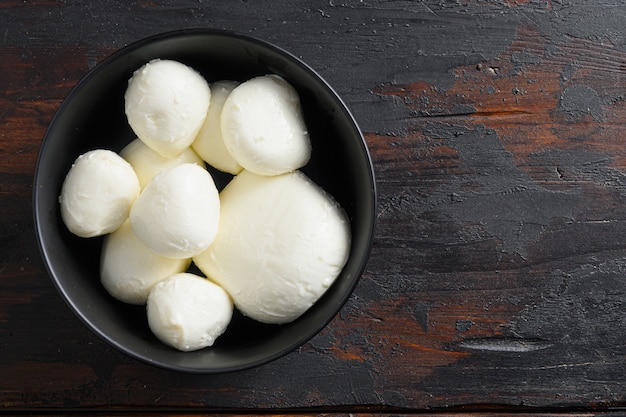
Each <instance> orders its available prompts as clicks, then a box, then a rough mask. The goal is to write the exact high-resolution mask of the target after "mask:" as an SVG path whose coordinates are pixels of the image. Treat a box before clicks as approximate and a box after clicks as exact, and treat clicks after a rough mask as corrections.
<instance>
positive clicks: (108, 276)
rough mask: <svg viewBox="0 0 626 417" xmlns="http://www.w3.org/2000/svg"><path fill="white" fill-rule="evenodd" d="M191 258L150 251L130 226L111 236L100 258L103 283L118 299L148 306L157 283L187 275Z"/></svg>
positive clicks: (107, 237)
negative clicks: (151, 291)
mask: <svg viewBox="0 0 626 417" xmlns="http://www.w3.org/2000/svg"><path fill="white" fill-rule="evenodd" d="M190 263H191V259H172V258H167V257H165V256H162V255H159V254H157V253H155V252H154V251H152V250H151V249H150V248H148V247H147V246H146V245H145V244H144V243H143V242H142V241H140V240H139V239H138V238H137V236H135V234H134V233H133V231H132V229H131V227H130V223H129V222H128V221H126V222H124V224H123V225H122V226H120V228H119V229H117V230H116V231H114V232H113V233H111V234H109V235H107V236H106V237H105V238H104V242H103V244H102V255H101V257H100V281H101V282H102V285H103V286H104V288H105V289H106V290H107V292H108V293H109V294H110V295H112V296H113V297H114V298H116V299H118V300H120V301H123V302H125V303H129V304H145V303H146V302H147V300H148V294H149V293H150V289H151V288H152V286H153V285H154V284H156V283H157V282H159V281H162V280H164V279H165V278H167V277H169V276H171V275H174V274H177V273H180V272H184V271H186V270H187V268H188V267H189V264H190Z"/></svg>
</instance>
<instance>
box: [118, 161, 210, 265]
mask: <svg viewBox="0 0 626 417" xmlns="http://www.w3.org/2000/svg"><path fill="white" fill-rule="evenodd" d="M219 217H220V200H219V194H218V191H217V188H216V187H215V183H214V182H213V178H212V177H211V174H209V172H208V171H207V170H206V169H204V168H202V167H200V166H198V165H196V164H182V165H178V166H175V167H173V168H170V169H167V170H165V171H161V172H160V173H159V174H157V175H156V176H155V177H154V178H153V179H152V181H150V183H149V184H148V185H147V186H146V188H144V190H143V191H142V192H141V194H140V195H139V197H138V198H137V200H136V201H135V203H134V204H133V206H132V208H131V210H130V225H131V227H132V228H133V232H135V234H136V235H137V237H138V238H139V239H140V240H141V241H142V242H143V243H144V244H146V246H148V247H149V248H150V249H152V250H153V251H155V252H156V253H158V254H160V255H163V256H167V257H169V258H176V259H184V258H190V257H192V256H194V255H197V254H198V253H200V252H202V251H204V250H205V249H206V248H207V247H208V246H209V245H210V244H211V242H213V239H214V238H215V235H216V233H217V228H218V224H219Z"/></svg>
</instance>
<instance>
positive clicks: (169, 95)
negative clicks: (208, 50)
mask: <svg viewBox="0 0 626 417" xmlns="http://www.w3.org/2000/svg"><path fill="white" fill-rule="evenodd" d="M210 100H211V90H210V88H209V84H208V83H207V81H206V80H205V79H204V78H203V77H202V76H201V75H200V74H199V73H198V72H196V71H195V70H194V69H192V68H190V67H188V66H186V65H184V64H182V63H180V62H177V61H172V60H158V59H157V60H153V61H150V62H148V63H147V64H145V65H144V66H143V67H141V68H139V69H138V70H137V71H135V73H134V74H133V76H132V78H131V79H130V80H129V81H128V87H127V89H126V93H125V95H124V103H125V104H124V108H125V112H126V117H127V119H128V123H129V125H130V127H131V128H132V129H133V131H134V132H135V134H136V135H137V137H138V138H139V139H141V140H142V141H144V142H145V143H146V145H148V146H149V147H151V148H152V149H154V150H155V151H156V152H158V153H160V154H161V155H163V156H165V157H167V158H172V157H175V156H177V155H178V154H179V153H181V152H182V151H183V149H185V148H187V147H189V146H190V145H191V143H192V142H193V140H194V138H195V137H196V135H197V134H198V131H199V130H200V128H201V127H202V123H203V122H204V119H205V118H206V115H207V110H208V108H209V102H210Z"/></svg>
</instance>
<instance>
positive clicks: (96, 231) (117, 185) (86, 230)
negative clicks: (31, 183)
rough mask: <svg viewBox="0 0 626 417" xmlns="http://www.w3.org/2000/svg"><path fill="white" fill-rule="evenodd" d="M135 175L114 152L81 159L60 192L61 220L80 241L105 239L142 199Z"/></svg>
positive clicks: (94, 153)
mask: <svg viewBox="0 0 626 417" xmlns="http://www.w3.org/2000/svg"><path fill="white" fill-rule="evenodd" d="M139 191H140V186H139V180H138V179H137V175H136V174H135V171H134V170H133V168H132V167H131V166H130V164H129V163H128V162H126V161H125V160H124V159H123V158H122V157H120V156H119V155H118V154H116V153H115V152H113V151H109V150H105V149H97V150H93V151H89V152H86V153H84V154H82V155H80V156H79V157H78V158H76V160H75V161H74V164H73V165H72V167H71V168H70V170H69V171H68V173H67V175H66V177H65V180H64V181H63V185H62V188H61V195H60V196H59V204H60V207H61V218H62V219H63V222H64V223H65V225H66V226H67V228H68V229H69V230H70V232H72V233H74V234H75V235H77V236H80V237H95V236H102V235H105V234H107V233H110V232H112V231H114V230H116V229H117V228H118V227H120V226H121V225H122V223H124V222H125V221H126V219H127V218H128V213H129V210H130V208H131V205H132V204H133V202H134V201H135V199H136V198H137V196H138V195H139Z"/></svg>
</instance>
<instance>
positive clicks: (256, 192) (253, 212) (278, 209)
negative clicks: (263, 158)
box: [193, 170, 351, 323]
mask: <svg viewBox="0 0 626 417" xmlns="http://www.w3.org/2000/svg"><path fill="white" fill-rule="evenodd" d="M220 197H221V204H222V206H221V210H222V211H221V218H220V226H219V233H218V235H217V237H216V239H215V241H214V242H213V244H211V246H210V247H209V248H208V249H207V250H206V251H205V252H203V253H202V254H200V255H198V256H196V257H194V258H193V261H194V263H195V264H196V265H197V266H198V268H199V269H200V270H201V271H202V272H203V273H204V274H206V275H207V276H208V277H209V278H210V279H212V280H214V281H215V282H217V283H218V284H219V285H221V286H222V287H224V289H226V291H227V292H228V293H229V294H230V295H231V297H232V298H233V300H234V302H235V305H236V306H237V308H238V309H239V310H241V311H242V312H243V313H244V314H245V315H247V316H249V317H251V318H253V319H255V320H258V321H261V322H264V323H287V322H290V321H293V320H295V319H296V318H298V317H299V316H300V315H301V314H302V313H304V312H305V311H306V310H307V309H309V307H311V305H313V303H315V302H316V301H317V300H318V299H319V297H321V295H322V294H323V293H324V292H325V291H326V290H327V289H328V288H329V287H330V285H331V284H332V283H333V282H334V280H335V279H336V277H337V276H338V275H339V273H340V272H341V270H342V269H343V266H344V264H345V263H346V261H347V258H348V255H349V251H350V241H351V235H350V223H349V219H348V218H347V216H346V214H345V212H344V211H343V209H342V208H341V207H340V206H339V205H338V204H337V203H336V202H335V201H334V200H333V199H332V198H331V197H330V195H328V194H327V193H326V192H324V191H323V190H322V189H321V188H319V187H318V186H317V185H316V184H314V183H313V182H312V181H311V180H310V179H308V178H307V177H306V176H305V175H304V174H303V173H301V172H300V171H294V172H290V173H287V174H283V175H279V176H261V175H256V174H254V173H252V172H249V171H245V170H244V171H243V172H242V173H240V174H239V175H238V176H236V177H235V178H234V179H233V180H232V181H231V182H230V183H229V184H228V185H227V186H226V188H224V190H223V191H222V193H221V195H220Z"/></svg>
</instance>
